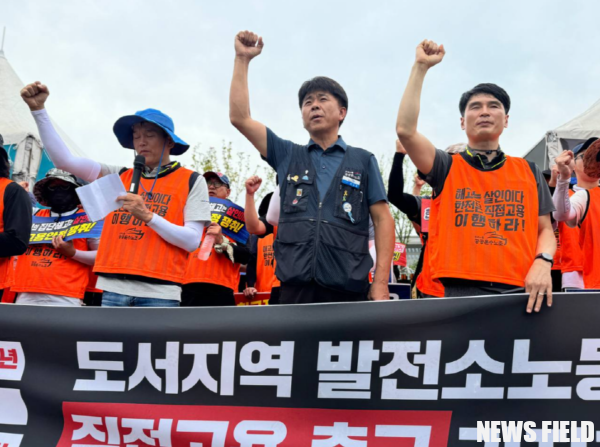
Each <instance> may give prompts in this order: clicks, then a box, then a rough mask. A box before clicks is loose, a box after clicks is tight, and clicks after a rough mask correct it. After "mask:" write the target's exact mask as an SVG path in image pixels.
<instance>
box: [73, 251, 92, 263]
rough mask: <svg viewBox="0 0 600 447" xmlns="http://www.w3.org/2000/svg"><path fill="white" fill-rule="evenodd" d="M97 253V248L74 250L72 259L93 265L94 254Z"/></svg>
mask: <svg viewBox="0 0 600 447" xmlns="http://www.w3.org/2000/svg"><path fill="white" fill-rule="evenodd" d="M97 253H98V250H94V251H81V250H75V255H74V256H73V259H75V260H76V261H79V262H81V263H82V264H86V265H94V263H95V262H96V254H97Z"/></svg>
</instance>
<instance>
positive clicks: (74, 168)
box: [31, 109, 100, 182]
mask: <svg viewBox="0 0 600 447" xmlns="http://www.w3.org/2000/svg"><path fill="white" fill-rule="evenodd" d="M31 114H32V115H33V118H34V119H35V122H36V124H37V127H38V130H39V132H40V138H41V139H42V143H43V144H44V148H45V149H46V151H47V152H48V155H49V156H50V159H51V160H52V163H54V166H56V167H57V168H58V169H62V170H64V171H67V172H70V173H71V174H73V175H76V176H77V177H80V178H82V179H83V180H86V181H88V182H93V181H94V180H96V179H97V178H98V175H99V174H100V163H98V162H96V161H94V160H89V159H87V158H81V157H75V156H74V155H72V154H71V152H70V151H69V148H68V147H67V145H66V144H65V142H64V141H63V140H62V139H61V138H60V136H59V135H58V133H57V132H56V129H54V126H53V125H52V122H51V121H50V117H49V116H48V112H46V109H42V110H36V111H34V112H31Z"/></svg>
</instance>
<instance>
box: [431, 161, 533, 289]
mask: <svg viewBox="0 0 600 447" xmlns="http://www.w3.org/2000/svg"><path fill="white" fill-rule="evenodd" d="M452 160H453V162H452V167H451V168H450V172H449V174H448V177H447V178H446V181H445V183H444V189H443V191H442V193H441V194H440V195H439V196H437V197H435V198H434V199H433V203H432V207H431V213H432V215H434V216H436V217H435V218H434V219H432V221H431V222H430V223H429V235H430V236H429V237H430V239H429V248H430V250H431V251H430V255H431V261H430V264H431V268H432V273H433V274H432V277H433V278H434V279H437V278H459V279H466V280H473V281H489V282H499V283H503V284H511V285H515V286H519V287H523V286H524V285H525V277H526V276H527V272H528V271H529V268H530V267H531V264H532V262H533V260H534V258H535V254H536V247H537V236H538V213H539V204H538V193H537V184H536V180H535V177H534V175H533V173H532V171H531V168H530V167H529V164H528V163H527V161H526V160H524V159H522V158H516V157H509V156H507V157H506V161H505V162H504V164H503V165H502V166H501V167H500V168H498V169H496V170H495V171H479V170H478V169H475V168H473V167H471V166H470V165H469V164H468V163H467V162H466V161H465V160H464V159H463V158H462V156H461V155H457V156H455V157H453V159H452Z"/></svg>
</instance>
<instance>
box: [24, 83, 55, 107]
mask: <svg viewBox="0 0 600 447" xmlns="http://www.w3.org/2000/svg"><path fill="white" fill-rule="evenodd" d="M49 95H50V90H48V87H46V86H45V85H44V84H42V83H41V82H39V81H36V82H34V83H33V84H29V85H26V86H25V87H23V88H22V89H21V98H23V101H25V103H26V104H27V105H28V106H29V109H30V110H31V111H35V110H42V109H43V108H44V104H45V103H46V100H47V99H48V96H49Z"/></svg>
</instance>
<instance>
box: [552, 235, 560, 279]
mask: <svg viewBox="0 0 600 447" xmlns="http://www.w3.org/2000/svg"><path fill="white" fill-rule="evenodd" d="M554 238H555V239H556V252H554V264H552V270H562V267H561V266H562V244H561V241H560V230H559V227H558V226H557V227H556V230H554Z"/></svg>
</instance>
